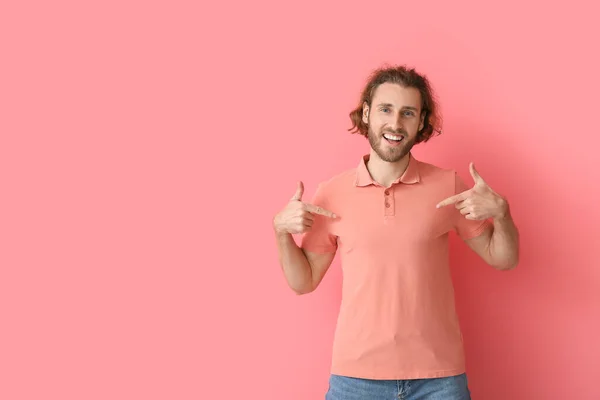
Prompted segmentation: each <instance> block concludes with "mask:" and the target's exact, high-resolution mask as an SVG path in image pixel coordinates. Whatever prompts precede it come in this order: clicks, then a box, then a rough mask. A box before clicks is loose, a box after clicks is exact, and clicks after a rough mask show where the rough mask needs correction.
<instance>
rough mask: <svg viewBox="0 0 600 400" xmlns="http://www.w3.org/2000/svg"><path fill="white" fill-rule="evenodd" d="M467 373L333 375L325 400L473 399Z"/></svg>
mask: <svg viewBox="0 0 600 400" xmlns="http://www.w3.org/2000/svg"><path fill="white" fill-rule="evenodd" d="M470 399H471V394H470V391H469V388H468V385H467V376H466V374H461V375H456V376H449V377H444V378H432V379H410V380H372V379H361V378H350V377H345V376H339V375H333V374H332V375H331V376H330V378H329V390H328V391H327V394H326V395H325V400H470Z"/></svg>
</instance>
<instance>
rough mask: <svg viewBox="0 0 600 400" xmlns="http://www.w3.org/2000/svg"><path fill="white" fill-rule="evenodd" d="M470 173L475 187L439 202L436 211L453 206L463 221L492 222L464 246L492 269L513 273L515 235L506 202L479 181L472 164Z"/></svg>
mask: <svg viewBox="0 0 600 400" xmlns="http://www.w3.org/2000/svg"><path fill="white" fill-rule="evenodd" d="M470 170H471V176H472V177H473V180H474V181H475V185H474V186H473V187H472V188H471V189H469V190H466V191H464V192H462V193H459V194H457V195H454V196H451V197H449V198H447V199H445V200H443V201H441V202H440V203H438V208H439V207H446V206H448V205H451V204H454V206H455V207H456V208H457V209H458V210H459V212H460V213H461V214H462V215H463V217H464V218H466V219H470V220H487V219H489V218H492V219H493V221H494V223H493V225H492V227H491V228H490V229H487V230H486V231H485V232H484V233H482V234H481V235H479V236H477V237H474V238H472V239H468V240H466V241H465V242H466V243H467V245H468V246H469V247H470V248H471V249H472V250H473V251H475V252H476V253H477V254H478V255H479V256H480V257H481V258H483V260H485V262H487V263H488V264H489V265H491V266H492V267H494V268H496V269H500V270H508V269H513V268H515V267H516V266H517V264H518V263H519V231H518V230H517V227H516V226H515V223H514V221H513V218H512V216H511V213H510V207H509V205H508V201H507V200H506V199H505V198H504V197H503V196H501V195H499V194H498V193H496V192H495V191H494V190H493V189H492V188H491V187H490V186H489V185H488V184H487V183H486V182H485V180H483V178H482V177H481V175H479V173H478V172H477V170H476V169H475V166H474V165H473V163H471V165H470Z"/></svg>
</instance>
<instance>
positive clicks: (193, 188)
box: [0, 1, 600, 400]
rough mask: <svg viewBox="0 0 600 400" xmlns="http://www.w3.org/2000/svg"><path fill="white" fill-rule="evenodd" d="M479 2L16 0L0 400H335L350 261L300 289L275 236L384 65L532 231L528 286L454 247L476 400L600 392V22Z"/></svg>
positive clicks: (332, 163) (586, 10)
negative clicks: (424, 82)
mask: <svg viewBox="0 0 600 400" xmlns="http://www.w3.org/2000/svg"><path fill="white" fill-rule="evenodd" d="M485 4H486V5H484V2H478V1H462V2H446V1H443V2H442V1H440V2H438V4H435V5H434V4H432V3H431V2H426V3H425V4H421V3H419V4H417V2H399V1H389V2H384V3H370V2H355V3H350V2H339V4H334V3H333V2H324V1H311V2H308V3H307V2H292V3H284V2H275V1H273V2H268V3H267V2H263V1H260V2H241V1H239V2H237V3H235V4H233V3H229V4H227V3H224V2H210V3H208V2H206V3H204V4H203V3H198V2H187V3H184V2H173V1H169V2H167V1H163V2H162V4H161V3H159V2H142V1H139V2H137V3H134V2H127V3H124V2H110V3H109V2H105V1H102V2H101V1H96V2H94V3H91V2H76V1H71V2H65V1H59V2H41V1H40V2H35V3H34V2H29V1H19V2H17V1H13V2H10V1H6V2H4V3H3V4H2V6H0V43H1V48H0V50H1V53H0V54H1V57H2V62H1V63H0V69H1V70H2V73H1V74H0V99H1V104H0V106H1V107H0V132H1V136H0V138H1V139H0V140H1V141H0V185H1V188H2V192H1V195H0V205H1V208H0V213H1V214H0V216H1V218H0V231H1V237H0V268H1V270H0V321H1V328H0V398H1V399H6V400H12V399H61V400H68V399H78V400H79V399H264V400H267V399H288V400H301V399H307V400H312V399H321V398H323V394H324V392H325V390H326V388H327V379H328V371H329V360H330V351H331V341H332V337H333V330H334V328H335V319H336V316H337V309H338V306H339V300H340V297H339V296H340V283H341V274H340V268H339V261H338V260H337V259H336V261H335V264H334V266H333V267H332V269H331V270H330V273H329V274H328V275H327V276H326V278H325V279H324V281H323V283H322V286H321V287H319V289H318V290H317V291H316V292H314V293H312V294H310V295H307V296H303V297H297V296H296V295H294V294H293V293H292V291H291V290H289V289H288V288H287V285H286V284H285V282H284V280H283V275H282V274H281V271H280V269H279V266H278V263H277V257H276V250H275V242H274V239H273V235H272V230H271V219H272V217H273V215H274V213H276V212H277V211H278V210H279V209H280V208H281V207H283V206H284V204H285V202H286V201H287V200H288V199H289V198H290V197H291V196H292V194H293V193H294V191H295V188H296V182H297V180H298V179H302V180H303V181H304V183H305V186H306V190H307V191H306V198H310V196H311V195H312V193H314V190H315V188H316V185H317V183H318V182H319V181H321V180H323V179H326V178H328V177H329V176H331V175H332V174H334V173H337V172H339V171H341V170H343V169H347V168H352V167H354V166H355V165H356V164H357V162H358V158H359V157H360V156H361V155H362V154H363V153H365V152H366V151H368V143H367V142H366V140H364V139H362V138H360V137H357V136H351V135H350V134H348V133H347V131H346V129H347V128H349V123H350V120H349V118H348V112H349V111H350V109H351V108H352V107H353V106H354V105H355V102H356V100H357V97H358V93H359V91H360V89H361V87H362V85H363V82H364V79H365V78H366V75H367V74H368V73H369V72H370V70H371V69H372V68H374V67H376V66H379V65H380V64H381V63H383V62H389V63H407V64H409V65H411V66H415V67H417V68H418V69H419V70H420V71H422V72H424V73H426V74H427V75H428V76H429V78H430V79H431V81H432V83H433V84H434V87H435V89H436V91H437V94H438V96H439V99H440V102H441V105H442V111H443V113H444V117H445V125H444V128H445V132H444V134H443V135H442V136H440V137H438V138H434V139H433V140H432V141H431V142H430V143H427V144H425V145H420V146H418V147H417V148H416V150H415V155H416V156H418V157H419V158H420V159H422V160H425V161H428V162H432V163H434V164H437V165H440V166H443V167H448V168H456V169H458V171H459V172H460V173H461V175H462V176H463V177H464V178H465V180H466V181H467V182H471V178H470V176H469V174H468V163H469V161H474V162H475V165H476V167H477V168H478V170H479V172H480V173H481V175H482V176H483V177H484V179H486V180H487V181H488V183H490V185H491V186H492V187H493V188H494V189H495V190H496V191H498V192H500V193H502V194H504V195H506V196H508V198H509V200H510V202H511V204H512V209H513V213H514V216H515V218H516V220H517V222H518V225H519V227H520V229H521V234H522V246H523V250H522V261H521V264H520V266H519V267H518V269H517V270H515V271H512V272H508V273H501V272H497V271H494V270H493V269H492V268H491V267H487V266H486V265H484V264H483V263H482V261H480V260H478V259H477V258H476V256H475V255H474V254H472V253H470V252H469V251H468V250H467V248H466V246H465V245H463V244H462V243H460V242H459V241H457V239H456V237H455V236H453V237H452V245H453V247H452V249H453V252H452V262H453V274H454V277H455V282H456V291H457V298H458V307H459V314H460V318H461V322H462V326H463V330H464V337H465V341H466V350H467V362H468V373H469V378H470V385H471V389H472V393H473V397H474V399H477V400H481V399H485V400H507V399H510V400H534V399H535V400H537V399H548V400H551V399H557V400H558V399H566V398H568V399H578V400H592V399H600V388H599V386H598V385H599V380H600V344H599V343H600V342H599V339H600V320H599V319H600V268H598V267H599V264H600V263H599V261H598V258H597V251H598V249H599V248H600V241H599V237H600V235H599V234H598V227H599V226H600V217H599V211H598V203H599V201H598V200H599V196H598V195H599V191H600V183H599V181H600V179H599V178H600V173H599V165H598V146H599V145H600V140H599V139H598V134H599V132H598V110H597V104H598V101H597V95H598V91H599V89H600V87H599V86H600V85H599V78H598V71H599V70H600V63H599V61H598V57H597V46H598V37H599V36H600V29H599V28H598V26H599V24H598V21H597V15H598V10H597V9H593V7H592V6H591V5H590V4H592V2H591V1H590V2H582V1H569V2H566V3H564V2H563V3H556V6H549V5H548V2H539V5H528V2H524V1H502V2H495V4H493V5H491V4H490V3H485ZM559 4H560V5H559ZM269 146H273V150H270V149H268V147H269Z"/></svg>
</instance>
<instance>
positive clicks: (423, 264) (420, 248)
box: [301, 155, 490, 379]
mask: <svg viewBox="0 0 600 400" xmlns="http://www.w3.org/2000/svg"><path fill="white" fill-rule="evenodd" d="M368 157H369V156H368V155H367V156H364V157H363V158H362V159H361V160H360V164H359V165H358V168H353V169H351V170H348V171H346V172H343V173H341V174H339V175H337V176H335V177H333V178H332V179H330V180H328V181H326V182H323V183H321V184H320V185H319V186H318V189H317V191H316V194H315V196H314V199H313V204H315V205H318V206H322V207H324V208H325V209H327V210H330V211H332V212H334V213H336V214H337V215H338V216H339V217H338V219H335V220H331V219H329V218H325V217H321V216H317V218H316V219H315V223H314V225H313V229H312V230H311V231H309V232H308V233H306V234H305V235H304V236H303V237H302V244H301V246H302V247H303V248H305V249H307V250H309V251H312V252H317V253H322V252H334V251H339V253H340V260H341V265H342V274H343V286H342V302H341V306H340V312H339V316H338V321H337V328H336V332H335V337H334V346H333V359H332V364H331V373H333V374H337V375H345V376H352V377H360V378H369V379H422V378H435V377H443V376H451V375H458V374H461V373H463V372H464V370H465V362H464V350H463V342H462V335H461V330H460V327H459V322H458V318H457V315H456V312H455V304H454V289H453V285H452V281H451V276H450V270H449V266H448V233H449V232H450V231H452V230H454V231H455V232H456V233H457V234H458V235H459V236H460V237H461V238H463V239H468V238H472V237H475V236H477V235H480V234H481V233H482V232H483V231H484V229H486V227H488V226H490V222H489V221H472V220H468V219H466V218H464V216H463V215H462V214H460V212H459V211H458V210H457V209H456V208H455V207H453V206H448V207H444V208H440V209H437V208H436V204H437V203H439V202H440V201H441V200H443V199H445V198H447V197H449V196H452V195H454V194H457V193H460V192H462V191H464V190H466V189H468V187H467V186H466V185H465V183H464V182H463V181H462V180H461V178H460V177H459V176H458V175H457V174H456V172H455V171H453V170H445V169H441V168H438V167H435V166H433V165H431V164H427V163H424V162H420V161H418V160H416V159H415V158H414V157H413V156H412V155H411V158H410V162H409V164H408V167H407V169H406V171H405V172H404V174H403V175H402V177H400V178H399V179H398V180H397V181H396V182H394V183H393V184H392V185H391V186H390V187H389V188H385V187H383V186H381V185H379V184H378V183H376V182H374V181H373V180H372V178H371V176H370V174H369V172H368V170H367V167H366V161H367V160H368Z"/></svg>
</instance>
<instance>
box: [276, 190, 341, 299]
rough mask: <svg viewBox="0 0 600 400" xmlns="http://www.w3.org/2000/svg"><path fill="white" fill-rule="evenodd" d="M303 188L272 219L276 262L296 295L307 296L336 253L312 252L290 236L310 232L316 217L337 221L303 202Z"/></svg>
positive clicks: (330, 215)
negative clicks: (277, 258) (275, 243)
mask: <svg viewBox="0 0 600 400" xmlns="http://www.w3.org/2000/svg"><path fill="white" fill-rule="evenodd" d="M303 193H304V185H303V184H302V182H299V183H298V189H297V190H296V193H295V194H294V196H293V197H292V198H291V200H290V201H289V203H288V204H287V205H286V206H285V207H284V208H283V210H281V211H280V212H279V213H278V214H277V215H276V216H275V217H274V218H273V229H274V230H275V239H276V242H277V251H278V254H279V263H280V265H281V268H282V269H283V273H284V275H285V278H286V280H287V282H288V285H289V286H290V288H292V290H294V291H295V292H296V293H297V294H306V293H310V292H312V291H313V290H315V289H316V288H317V286H319V283H321V280H322V279H323V276H324V275H325V273H326V272H327V270H328V269H329V266H330V265H331V262H332V261H333V258H334V256H335V250H334V251H329V252H327V253H313V252H310V251H306V250H304V249H302V248H300V247H299V246H298V245H297V244H296V242H295V241H294V237H293V236H292V235H293V234H301V233H305V232H309V231H310V230H311V229H312V228H313V225H314V223H315V218H316V216H317V215H318V216H323V217H325V218H336V215H335V214H334V213H332V212H331V211H328V210H324V209H323V208H321V207H317V206H315V205H313V204H309V203H304V202H302V194H303Z"/></svg>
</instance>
